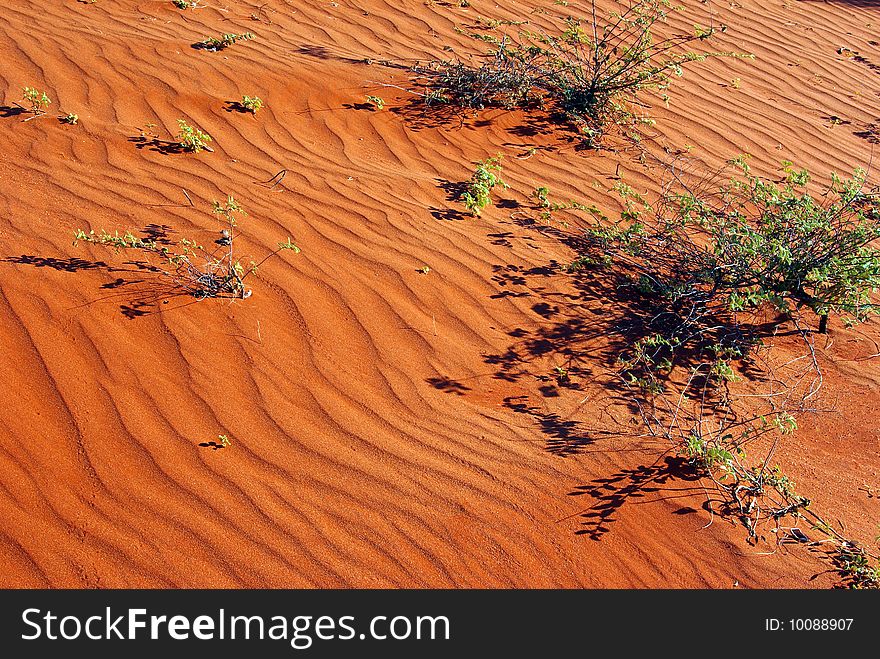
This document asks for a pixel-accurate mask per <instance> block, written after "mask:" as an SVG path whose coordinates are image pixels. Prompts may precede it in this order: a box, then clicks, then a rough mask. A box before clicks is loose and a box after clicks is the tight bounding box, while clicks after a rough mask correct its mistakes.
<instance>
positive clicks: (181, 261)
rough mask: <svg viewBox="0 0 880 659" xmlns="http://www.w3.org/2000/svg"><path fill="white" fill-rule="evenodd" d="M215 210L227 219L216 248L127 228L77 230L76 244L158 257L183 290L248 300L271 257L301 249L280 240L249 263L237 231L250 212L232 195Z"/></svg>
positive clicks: (160, 269) (185, 239)
mask: <svg viewBox="0 0 880 659" xmlns="http://www.w3.org/2000/svg"><path fill="white" fill-rule="evenodd" d="M213 212H214V214H215V215H218V216H219V217H220V218H221V219H222V222H223V225H224V226H223V229H222V230H221V232H220V238H219V239H218V240H216V241H215V243H214V246H213V247H208V248H206V247H204V246H203V245H201V244H200V243H198V242H197V241H195V240H190V239H188V238H182V239H181V240H179V241H178V242H177V244H175V245H173V246H168V245H167V244H162V243H160V242H158V241H156V240H154V239H144V238H140V237H138V236H136V235H134V234H133V233H132V232H130V231H127V232H125V233H124V234H120V233H119V232H118V231H116V232H114V233H112V234H111V233H108V232H106V231H103V230H102V231H100V232H99V233H95V232H94V231H88V232H86V231H85V230H83V229H78V230H77V231H76V232H75V234H74V235H75V240H74V245H76V244H77V243H78V242H79V241H82V242H85V243H90V244H93V245H102V246H106V247H112V248H114V249H117V250H137V251H140V252H143V253H145V254H148V255H153V256H156V257H158V259H159V261H160V263H161V265H159V266H156V267H157V268H158V270H159V271H160V272H161V273H163V274H164V275H165V276H167V277H168V278H170V279H171V280H172V281H173V282H174V283H175V285H176V286H177V287H179V289H180V290H182V291H184V292H186V293H188V294H189V295H192V296H194V297H196V298H199V299H203V298H209V297H233V298H241V299H245V298H248V297H250V295H251V290H250V289H248V288H245V280H246V279H247V278H248V277H249V276H250V275H252V274H254V273H256V272H257V270H258V268H259V267H260V266H261V265H262V264H263V263H265V262H266V261H267V260H268V259H270V258H272V257H273V256H275V255H277V254H278V253H280V252H282V251H291V252H293V253H295V254H296V253H299V251H300V249H299V247H297V246H296V245H295V244H294V243H293V242H291V240H290V238H288V239H287V241H286V242H283V243H278V247H277V249H276V250H275V251H273V252H272V253H271V254H269V255H268V256H266V257H265V258H263V259H262V260H261V261H259V262H254V261H251V262H250V263H249V265H247V266H245V265H243V264H242V263H241V260H240V259H239V258H238V257H237V256H236V254H235V233H236V230H237V227H238V222H239V218H240V217H241V216H244V215H247V213H245V211H244V209H243V208H242V207H241V205H239V204H238V202H236V201H235V199H233V198H232V197H231V196H230V197H227V199H226V201H225V202H223V203H221V202H219V201H215V202H214V204H213Z"/></svg>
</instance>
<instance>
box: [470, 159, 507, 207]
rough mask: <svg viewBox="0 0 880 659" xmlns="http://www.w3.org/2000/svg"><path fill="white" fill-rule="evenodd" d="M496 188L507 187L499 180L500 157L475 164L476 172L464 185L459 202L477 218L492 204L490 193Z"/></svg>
mask: <svg viewBox="0 0 880 659" xmlns="http://www.w3.org/2000/svg"><path fill="white" fill-rule="evenodd" d="M496 186H500V187H502V188H507V187H509V186H508V185H507V183H505V182H504V181H503V180H502V179H501V156H500V155H498V156H494V157H492V158H487V159H486V160H483V161H481V162H478V163H477V168H476V170H474V173H473V174H472V175H471V178H470V180H469V181H468V182H467V183H466V184H465V189H464V192H462V194H461V200H462V201H463V202H464V205H465V207H466V208H467V209H468V210H469V211H470V212H471V213H472V214H473V215H475V216H479V215H480V213H481V212H482V210H483V209H484V208H486V206H488V205H489V204H491V203H492V196H491V193H492V190H493V189H494V188H495V187H496Z"/></svg>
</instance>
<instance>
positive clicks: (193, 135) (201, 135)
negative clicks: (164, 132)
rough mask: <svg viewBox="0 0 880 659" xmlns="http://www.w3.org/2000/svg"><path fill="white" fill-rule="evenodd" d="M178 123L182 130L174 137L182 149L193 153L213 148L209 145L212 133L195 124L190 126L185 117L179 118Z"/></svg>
mask: <svg viewBox="0 0 880 659" xmlns="http://www.w3.org/2000/svg"><path fill="white" fill-rule="evenodd" d="M177 125H178V127H179V129H180V130H179V132H178V133H177V137H175V138H174V139H175V140H176V141H177V144H178V145H179V146H180V148H181V149H183V150H184V151H190V152H192V153H198V152H199V151H210V150H211V148H210V147H209V146H208V142H210V141H211V136H210V135H208V134H207V133H205V132H202V131H201V130H199V129H198V128H195V127H194V126H190V125H189V124H188V123H186V121H185V120H183V119H178V120H177Z"/></svg>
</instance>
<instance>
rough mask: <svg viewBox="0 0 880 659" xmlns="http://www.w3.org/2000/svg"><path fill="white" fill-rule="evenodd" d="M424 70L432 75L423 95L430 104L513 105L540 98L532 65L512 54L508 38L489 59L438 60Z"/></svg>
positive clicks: (513, 106)
mask: <svg viewBox="0 0 880 659" xmlns="http://www.w3.org/2000/svg"><path fill="white" fill-rule="evenodd" d="M421 73H422V74H425V75H428V76H430V78H431V80H430V85H431V89H430V91H429V93H428V94H426V95H425V97H424V98H425V103H426V104H427V105H432V104H435V103H440V104H444V103H452V104H455V105H458V106H460V107H464V108H471V109H476V110H481V109H483V108H485V107H488V106H498V107H503V108H506V109H511V108H515V107H520V106H522V105H525V104H526V103H527V102H528V101H529V100H537V98H538V97H537V96H536V95H535V94H534V92H533V89H534V87H535V82H536V77H535V72H534V70H533V68H532V67H530V66H528V65H527V64H526V63H525V62H523V61H522V60H521V59H519V58H515V57H512V56H511V54H510V52H509V50H508V41H507V39H506V38H504V39H502V40H501V41H500V42H499V43H498V47H497V49H496V50H494V51H493V52H492V53H491V54H490V60H489V61H487V62H483V63H481V64H480V65H479V66H471V65H468V64H465V63H463V62H460V61H448V62H435V63H433V64H431V65H429V66H428V67H426V68H424V69H422V70H421Z"/></svg>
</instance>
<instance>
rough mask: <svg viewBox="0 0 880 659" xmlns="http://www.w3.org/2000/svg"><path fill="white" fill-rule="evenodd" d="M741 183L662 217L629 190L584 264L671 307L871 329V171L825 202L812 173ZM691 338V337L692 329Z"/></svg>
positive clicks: (668, 203) (684, 199)
mask: <svg viewBox="0 0 880 659" xmlns="http://www.w3.org/2000/svg"><path fill="white" fill-rule="evenodd" d="M734 164H736V165H737V166H738V167H739V169H740V171H741V175H739V176H736V177H734V178H733V179H732V180H731V181H730V182H729V183H728V184H726V185H724V186H722V187H721V189H720V190H719V191H718V192H717V193H716V194H712V195H707V194H703V193H696V192H692V191H691V190H690V189H682V190H680V191H679V192H677V193H674V194H673V193H670V194H669V195H667V196H666V197H665V198H664V199H663V200H662V203H661V205H659V206H658V207H657V208H656V209H655V208H652V207H651V206H649V205H648V204H647V203H646V202H644V200H643V199H641V198H638V197H637V196H635V195H633V194H632V193H631V190H624V194H626V195H627V208H626V210H625V211H624V213H623V215H622V220H623V223H622V224H618V225H617V226H615V227H614V228H613V229H609V228H608V227H596V228H593V229H591V230H589V231H588V232H587V233H586V234H585V236H586V238H587V242H586V244H585V248H586V249H585V254H584V255H585V256H589V255H591V254H592V255H593V256H596V255H597V254H596V253H597V251H598V252H599V253H601V257H602V259H601V260H602V261H603V262H607V260H608V259H609V258H610V259H613V260H616V261H617V262H618V263H620V264H621V265H624V267H625V268H626V269H627V270H628V271H629V272H630V273H631V275H633V276H636V277H637V278H638V280H639V281H641V282H642V285H643V286H644V287H646V288H647V290H649V291H650V292H651V293H652V294H654V295H655V296H658V297H659V298H661V299H662V300H664V302H665V303H667V304H668V305H669V306H670V308H673V309H675V308H686V307H688V306H689V305H690V304H692V303H694V302H698V303H699V305H700V306H701V308H704V309H707V310H709V309H712V308H714V310H715V311H716V312H717V313H725V312H732V313H737V312H741V311H747V310H749V309H754V308H757V307H759V306H761V305H764V304H769V305H771V306H772V307H773V308H774V309H776V310H778V311H779V312H782V313H785V314H789V315H790V316H792V317H796V318H799V317H800V315H799V314H800V310H801V309H804V308H806V309H809V310H811V311H813V312H814V313H816V314H817V315H818V316H819V317H820V323H819V330H820V332H824V331H825V330H826V324H827V319H828V315H829V314H831V313H837V314H844V315H846V316H848V317H850V318H851V319H853V320H856V321H860V320H864V319H865V318H866V317H867V316H868V315H869V314H872V313H875V312H876V310H877V308H876V305H875V304H874V303H873V302H872V301H871V297H870V295H871V293H873V292H874V291H875V290H876V289H877V288H878V286H880V251H878V249H877V246H876V243H875V241H876V240H877V239H878V238H880V197H878V194H877V191H876V190H873V191H866V190H865V171H864V170H861V169H859V170H856V172H855V173H854V175H853V177H852V178H849V179H843V178H840V177H839V176H837V175H836V174H832V177H831V178H832V182H831V186H830V187H829V189H828V190H827V191H826V192H825V193H824V194H823V195H822V196H820V197H816V196H813V195H812V194H810V193H809V192H808V191H807V187H806V186H807V185H808V183H809V181H810V176H809V174H808V173H807V172H806V171H804V170H794V169H792V167H791V163H784V171H785V174H786V176H785V179H784V180H783V181H782V182H781V183H776V182H773V181H770V180H767V179H763V178H759V177H756V176H752V175H751V174H750V170H749V166H748V164H747V163H746V161H745V159H744V158H740V159H738V160H737V161H735V162H734ZM691 329H692V328H691Z"/></svg>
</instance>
